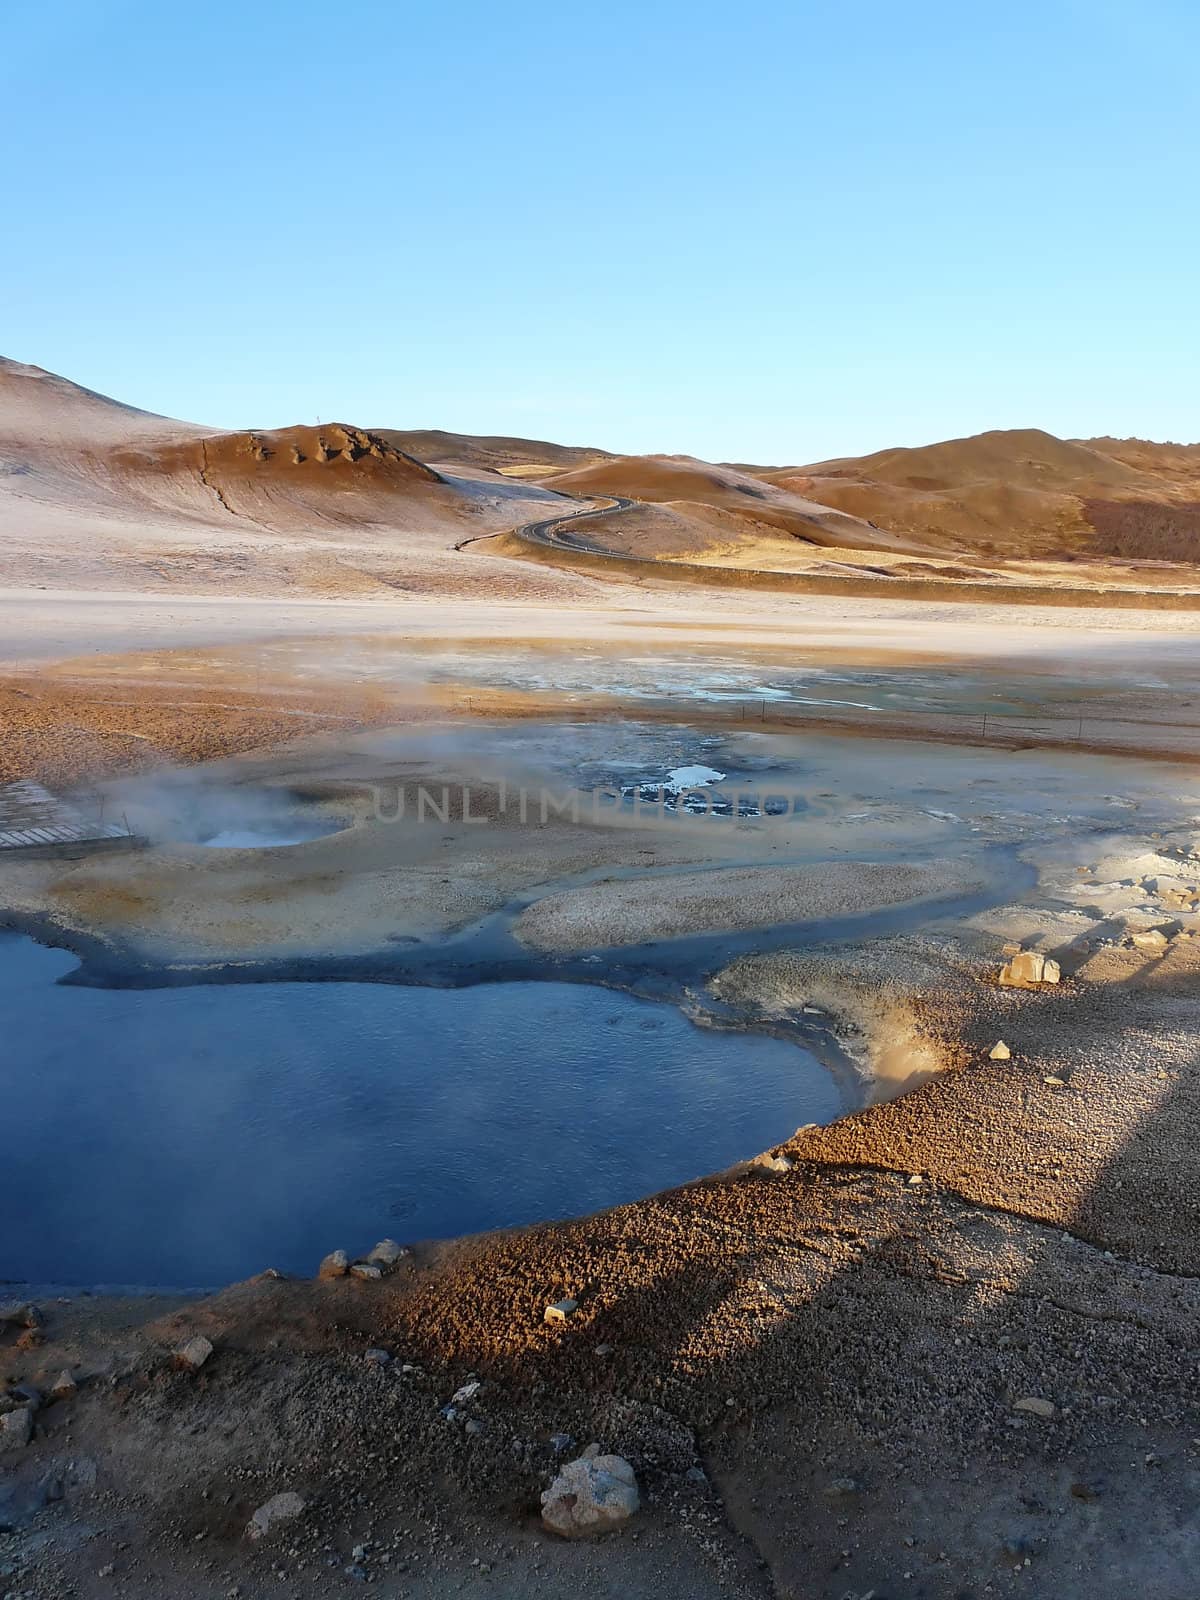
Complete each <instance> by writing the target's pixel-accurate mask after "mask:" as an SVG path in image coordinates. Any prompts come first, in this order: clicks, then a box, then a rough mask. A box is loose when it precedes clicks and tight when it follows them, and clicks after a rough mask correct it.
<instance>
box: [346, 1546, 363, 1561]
mask: <svg viewBox="0 0 1200 1600" xmlns="http://www.w3.org/2000/svg"><path fill="white" fill-rule="evenodd" d="M350 1559H351V1561H365V1560H366V1559H367V1547H366V1545H365V1544H356V1545H355V1546H354V1548H353V1550H351V1552H350Z"/></svg>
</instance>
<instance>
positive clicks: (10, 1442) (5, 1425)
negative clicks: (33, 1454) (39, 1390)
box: [0, 1406, 33, 1455]
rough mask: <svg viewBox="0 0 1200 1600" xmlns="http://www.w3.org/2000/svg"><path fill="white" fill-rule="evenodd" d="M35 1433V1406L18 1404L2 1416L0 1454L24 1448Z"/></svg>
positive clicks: (0, 1420)
mask: <svg viewBox="0 0 1200 1600" xmlns="http://www.w3.org/2000/svg"><path fill="white" fill-rule="evenodd" d="M32 1434H33V1407H32V1406H18V1407H17V1409H16V1410H15V1411H6V1412H5V1413H4V1415H3V1416H0V1455H3V1454H4V1453H5V1452H6V1451H9V1450H22V1449H24V1447H25V1446H26V1445H27V1444H28V1443H29V1440H30V1438H31V1436H32Z"/></svg>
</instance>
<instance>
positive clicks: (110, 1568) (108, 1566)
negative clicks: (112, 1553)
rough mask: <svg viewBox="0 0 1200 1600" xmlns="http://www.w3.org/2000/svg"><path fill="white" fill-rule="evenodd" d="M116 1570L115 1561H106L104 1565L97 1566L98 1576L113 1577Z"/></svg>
mask: <svg viewBox="0 0 1200 1600" xmlns="http://www.w3.org/2000/svg"><path fill="white" fill-rule="evenodd" d="M116 1570H117V1564H116V1562H115V1561H106V1562H105V1563H104V1565H103V1566H102V1567H97V1568H96V1576H97V1577H98V1578H111V1577H112V1575H113V1573H114V1572H115V1571H116Z"/></svg>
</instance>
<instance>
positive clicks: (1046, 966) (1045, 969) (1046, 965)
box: [1042, 956, 1062, 983]
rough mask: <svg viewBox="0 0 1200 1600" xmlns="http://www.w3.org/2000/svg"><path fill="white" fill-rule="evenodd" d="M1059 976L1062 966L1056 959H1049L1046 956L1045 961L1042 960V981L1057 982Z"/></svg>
mask: <svg viewBox="0 0 1200 1600" xmlns="http://www.w3.org/2000/svg"><path fill="white" fill-rule="evenodd" d="M1061 977H1062V968H1061V967H1060V966H1059V964H1058V962H1057V961H1051V959H1050V957H1049V956H1047V957H1046V959H1045V961H1043V962H1042V982H1043V983H1057V982H1058V981H1059V979H1060V978H1061Z"/></svg>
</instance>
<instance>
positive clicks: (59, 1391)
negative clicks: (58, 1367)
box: [50, 1367, 79, 1400]
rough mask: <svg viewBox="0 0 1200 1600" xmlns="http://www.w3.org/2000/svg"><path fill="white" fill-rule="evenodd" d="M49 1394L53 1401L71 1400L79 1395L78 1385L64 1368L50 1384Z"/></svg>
mask: <svg viewBox="0 0 1200 1600" xmlns="http://www.w3.org/2000/svg"><path fill="white" fill-rule="evenodd" d="M50 1393H51V1396H52V1397H53V1398H54V1399H55V1400H72V1399H74V1397H75V1396H76V1395H77V1394H78V1393H79V1385H78V1384H77V1383H76V1382H75V1379H74V1378H73V1377H72V1376H71V1374H70V1373H69V1372H68V1371H67V1370H66V1368H65V1367H64V1368H63V1370H62V1371H61V1372H60V1373H59V1375H58V1377H57V1378H55V1380H54V1382H53V1383H52V1384H51V1386H50Z"/></svg>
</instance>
